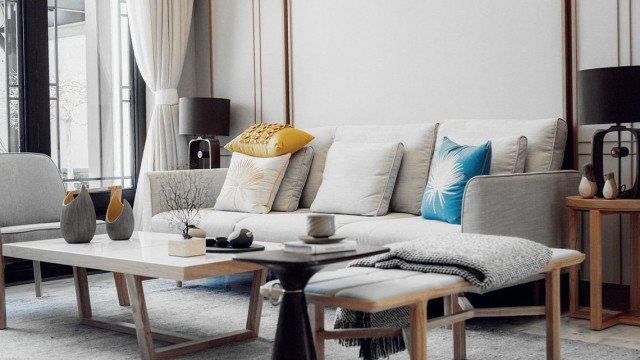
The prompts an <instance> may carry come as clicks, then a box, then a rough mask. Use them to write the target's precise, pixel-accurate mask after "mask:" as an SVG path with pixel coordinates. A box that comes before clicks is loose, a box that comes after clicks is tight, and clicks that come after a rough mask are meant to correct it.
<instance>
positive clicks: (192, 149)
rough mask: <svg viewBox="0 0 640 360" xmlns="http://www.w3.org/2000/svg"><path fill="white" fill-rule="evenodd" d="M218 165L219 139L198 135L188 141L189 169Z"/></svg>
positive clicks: (209, 167) (212, 167) (215, 167)
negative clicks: (204, 137)
mask: <svg viewBox="0 0 640 360" xmlns="http://www.w3.org/2000/svg"><path fill="white" fill-rule="evenodd" d="M219 167H220V141H218V139H203V138H202V137H199V138H197V139H193V140H191V141H189V169H217V168H219Z"/></svg>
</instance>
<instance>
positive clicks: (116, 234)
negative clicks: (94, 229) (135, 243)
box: [106, 198, 134, 240]
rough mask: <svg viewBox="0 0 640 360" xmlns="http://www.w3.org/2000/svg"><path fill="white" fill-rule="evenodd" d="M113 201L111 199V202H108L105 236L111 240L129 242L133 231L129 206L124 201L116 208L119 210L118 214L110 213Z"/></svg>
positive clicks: (131, 212) (131, 213)
mask: <svg viewBox="0 0 640 360" xmlns="http://www.w3.org/2000/svg"><path fill="white" fill-rule="evenodd" d="M113 201H114V199H113V198H112V200H111V202H109V209H107V217H106V222H107V234H108V235H109V238H111V240H129V239H131V235H133V229H134V221H133V210H132V209H131V205H129V202H128V201H127V200H125V201H123V202H122V203H121V205H120V204H119V205H120V206H118V208H119V209H121V210H120V211H119V213H112V212H111V211H110V209H111V204H112V203H113ZM118 202H119V199H118Z"/></svg>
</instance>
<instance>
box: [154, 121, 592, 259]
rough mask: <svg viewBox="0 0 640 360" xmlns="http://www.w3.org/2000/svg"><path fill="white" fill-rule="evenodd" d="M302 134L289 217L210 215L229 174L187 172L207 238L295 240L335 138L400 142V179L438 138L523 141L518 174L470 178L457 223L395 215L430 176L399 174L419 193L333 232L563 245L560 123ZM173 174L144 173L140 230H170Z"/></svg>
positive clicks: (341, 220)
mask: <svg viewBox="0 0 640 360" xmlns="http://www.w3.org/2000/svg"><path fill="white" fill-rule="evenodd" d="M305 130H306V131H308V132H309V133H311V134H312V135H314V136H315V139H314V140H313V141H312V142H311V143H310V144H309V146H311V147H313V148H314V153H315V155H314V158H313V163H312V165H311V170H310V174H309V177H308V179H307V181H306V184H305V187H304V190H303V194H302V198H301V201H300V207H299V209H298V210H296V211H294V212H287V213H284V212H271V213H269V214H248V213H239V212H228V211H215V210H213V209H212V207H213V205H214V204H215V199H216V197H217V196H218V194H219V192H220V189H221V187H222V184H223V182H224V178H225V175H226V171H227V170H226V169H211V170H192V171H200V172H201V173H202V175H203V176H204V178H205V181H206V183H207V186H208V187H209V194H210V196H209V198H208V199H207V203H206V207H207V208H206V209H203V210H202V211H201V216H202V221H201V223H200V227H201V228H204V229H205V230H206V231H207V235H208V236H226V235H228V234H229V233H231V232H232V231H234V230H238V229H241V228H247V229H250V230H251V231H253V233H254V236H255V240H257V241H267V242H285V241H293V240H296V239H297V238H298V236H299V235H300V234H303V233H304V232H305V226H306V225H305V224H306V223H305V221H306V215H307V214H308V213H309V207H310V205H311V203H312V202H313V198H314V197H315V194H316V193H317V191H318V188H319V186H320V184H321V182H322V174H323V169H324V163H325V159H326V154H327V151H328V149H329V147H330V146H331V144H332V143H333V141H334V140H336V139H338V140H341V141H350V142H382V141H399V142H403V144H404V145H405V153H404V157H403V160H402V165H401V169H400V173H403V167H404V170H405V173H407V174H410V173H411V171H410V170H414V169H413V168H408V166H416V167H417V166H418V165H420V163H412V161H414V160H415V159H420V158H421V157H422V158H426V161H427V162H428V161H430V159H431V156H432V155H433V153H434V149H436V148H437V146H438V145H439V143H440V141H441V139H442V138H443V137H444V136H448V137H449V138H451V139H452V140H454V141H458V142H460V143H466V142H477V141H478V140H482V141H484V140H486V139H494V138H502V137H507V136H509V137H517V136H525V137H526V139H527V140H526V141H527V147H526V156H525V159H524V161H525V163H524V173H519V174H492V175H486V176H478V177H475V178H473V179H471V180H470V181H469V183H468V184H467V187H466V189H465V193H464V198H463V209H462V224H461V225H454V224H449V223H446V222H441V221H436V220H425V219H423V218H422V217H421V216H419V215H418V214H416V213H415V212H414V213H408V212H406V211H405V212H399V211H394V208H398V207H401V206H400V205H398V204H399V203H401V202H402V201H404V203H406V202H407V200H409V201H411V197H412V196H415V199H416V201H418V202H419V201H420V200H421V199H422V195H423V192H424V187H425V186H426V183H427V176H428V174H427V173H424V171H423V172H420V173H419V174H418V173H415V171H414V173H413V174H412V175H410V176H411V177H412V178H411V179H407V178H404V179H403V178H401V175H399V178H398V180H397V182H396V186H398V185H397V184H399V183H400V182H401V181H407V180H411V181H413V182H415V181H418V182H419V183H420V184H422V185H421V190H420V191H418V193H415V194H412V193H409V194H407V192H406V191H405V192H404V193H399V192H396V191H394V193H393V196H392V200H391V208H390V212H389V213H388V214H386V215H384V216H377V217H369V216H354V215H336V227H337V234H339V235H345V236H348V237H350V238H353V239H356V240H357V241H358V242H359V243H360V244H377V245H384V244H388V243H392V242H398V241H405V240H410V239H412V238H415V237H418V236H421V235H425V234H437V233H451V232H468V233H484V234H493V235H511V236H519V237H524V238H527V239H531V240H534V241H538V242H540V243H543V244H546V245H548V246H552V247H564V246H566V244H565V242H564V239H565V238H566V210H565V207H564V198H565V196H567V195H573V194H575V193H577V188H578V182H579V180H580V175H579V173H578V172H576V171H562V170H560V168H561V166H562V161H563V156H564V148H565V144H566V138H567V124H566V122H565V121H564V120H561V119H537V120H448V121H442V122H439V124H416V125H398V126H394V125H391V126H338V127H322V128H315V129H305ZM507 150H509V149H507ZM514 151H515V149H514ZM425 154H426V155H425ZM494 155H495V153H494ZM425 169H428V166H427V167H426V168H425ZM407 171H408V172H407ZM174 173H175V172H170V171H169V172H152V173H148V174H147V175H148V177H149V182H150V187H151V191H150V198H149V199H143V201H144V202H145V205H146V206H150V207H151V213H152V215H153V218H152V220H151V224H152V225H151V226H152V228H151V229H145V230H153V231H157V232H175V230H174V229H172V228H171V227H170V226H169V224H168V221H167V217H166V210H167V209H166V208H163V206H162V202H161V201H160V196H159V194H160V192H161V189H160V183H161V180H162V178H163V177H166V176H171V175H172V174H174ZM407 198H409V199H407ZM394 199H395V200H396V201H394ZM394 204H395V205H396V206H394Z"/></svg>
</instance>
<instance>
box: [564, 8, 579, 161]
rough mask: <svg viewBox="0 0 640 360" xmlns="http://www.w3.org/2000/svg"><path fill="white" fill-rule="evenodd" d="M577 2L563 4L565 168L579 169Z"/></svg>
mask: <svg viewBox="0 0 640 360" xmlns="http://www.w3.org/2000/svg"><path fill="white" fill-rule="evenodd" d="M576 5H577V4H576V0H564V1H563V2H562V25H563V36H562V48H563V56H562V58H563V67H562V72H563V88H564V92H563V96H564V99H563V103H564V104H563V105H564V118H565V120H566V121H567V126H568V138H567V149H566V151H565V156H564V168H571V169H577V168H578V164H579V161H578V118H577V113H578V109H577V99H576V97H577V84H576V79H577V51H576V50H577V34H578V32H577V22H576Z"/></svg>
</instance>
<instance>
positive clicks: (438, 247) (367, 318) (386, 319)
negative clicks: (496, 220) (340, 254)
mask: <svg viewBox="0 0 640 360" xmlns="http://www.w3.org/2000/svg"><path fill="white" fill-rule="evenodd" d="M389 248H391V251H390V252H388V253H386V254H382V255H378V256H373V257H369V258H364V259H360V260H356V261H354V262H352V263H350V264H349V267H375V268H380V269H402V270H410V271H418V272H423V273H438V274H448V275H458V276H460V277H461V278H463V279H465V280H467V281H469V282H470V283H471V284H473V285H474V286H476V287H477V288H478V289H480V290H481V291H490V290H492V289H497V288H500V287H503V286H505V285H508V284H511V283H515V282H517V281H519V280H522V279H525V278H527V277H529V276H531V275H533V274H536V273H538V272H540V270H542V269H543V268H544V266H545V265H546V264H547V263H548V262H549V260H551V249H549V248H548V247H546V246H544V245H541V244H538V243H535V242H533V241H530V240H525V239H520V238H515V237H507V236H495V235H480V234H459V233H458V234H443V235H433V236H428V237H423V238H420V239H416V240H412V241H405V242H400V243H395V244H391V245H389ZM408 326H409V309H408V307H402V308H397V309H392V310H387V311H381V312H378V313H363V312H359V311H352V310H348V309H338V312H337V313H336V320H335V323H334V328H336V329H353V328H368V327H392V328H406V327H408ZM340 343H341V344H342V345H344V346H360V357H361V358H363V359H366V360H369V359H371V360H376V359H379V358H384V357H388V356H389V355H391V354H395V353H397V352H400V351H403V350H405V344H404V340H403V339H402V338H401V337H397V338H369V339H346V340H341V341H340Z"/></svg>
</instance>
